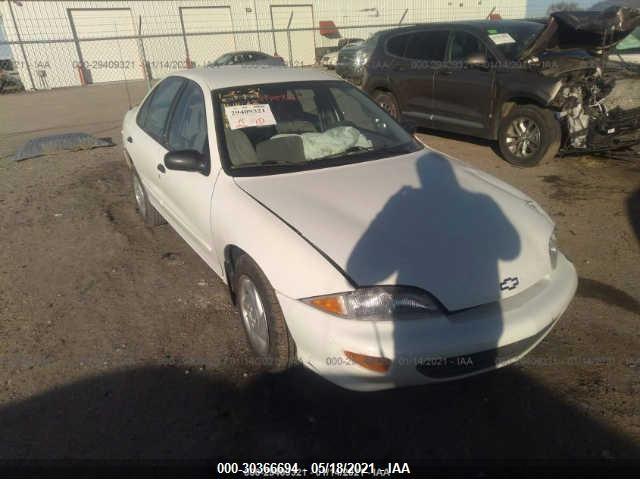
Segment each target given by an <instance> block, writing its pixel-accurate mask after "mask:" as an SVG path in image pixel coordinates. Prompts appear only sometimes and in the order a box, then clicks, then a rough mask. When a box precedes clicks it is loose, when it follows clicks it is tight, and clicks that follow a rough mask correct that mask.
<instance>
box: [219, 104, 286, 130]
mask: <svg viewBox="0 0 640 479" xmlns="http://www.w3.org/2000/svg"><path fill="white" fill-rule="evenodd" d="M224 112H225V114H226V115H227V120H229V128H231V129H232V130H237V129H238V128H247V127H249V126H266V125H275V124H276V119H275V118H274V117H273V113H271V107H270V106H269V105H267V104H253V105H236V106H225V107H224Z"/></svg>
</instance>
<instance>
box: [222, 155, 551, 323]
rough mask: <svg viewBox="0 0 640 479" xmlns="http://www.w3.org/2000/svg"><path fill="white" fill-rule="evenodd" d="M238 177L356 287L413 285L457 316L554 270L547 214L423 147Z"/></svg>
mask: <svg viewBox="0 0 640 479" xmlns="http://www.w3.org/2000/svg"><path fill="white" fill-rule="evenodd" d="M235 181H236V183H237V184H238V185H239V187H240V188H242V189H243V190H244V191H245V192H246V193H248V194H249V195H251V196H252V197H253V198H254V199H256V200H257V201H258V202H260V203H262V204H263V205H264V206H265V207H266V208H268V209H270V210H271V211H272V212H273V213H274V214H275V215H277V216H278V217H280V218H281V219H282V220H283V221H285V222H286V223H288V224H289V225H290V226H291V227H292V228H294V229H295V230H296V231H297V232H298V233H299V234H300V235H301V236H302V237H304V238H305V239H306V240H307V241H309V242H310V243H312V244H313V245H314V246H315V247H316V248H317V249H319V250H321V251H322V252H323V253H324V254H325V255H326V256H328V257H329V258H330V259H331V260H332V261H333V263H334V264H335V265H336V266H337V267H339V268H341V269H342V270H343V272H344V273H345V274H346V275H347V276H348V277H349V278H350V279H351V280H352V281H353V282H354V283H355V284H356V285H358V286H367V285H381V284H402V285H410V286H416V287H419V288H422V289H424V290H425V291H427V292H429V293H431V294H433V295H434V296H435V297H436V298H437V299H438V300H439V301H440V302H441V303H442V304H443V305H444V306H445V307H446V308H447V309H448V310H450V311H454V310H459V309H464V308H468V307H472V306H476V305H479V304H484V303H489V302H493V301H496V300H499V299H500V298H506V297H509V296H512V295H514V294H517V293H519V292H521V291H523V290H524V289H526V288H527V287H529V286H531V285H533V284H535V283H537V282H538V281H540V280H541V279H542V278H543V277H545V276H546V275H548V274H549V273H550V269H551V265H550V259H549V250H548V245H549V238H550V235H551V233H552V231H553V223H552V221H551V220H550V218H549V217H548V216H547V215H546V213H544V212H543V211H542V210H541V209H540V208H539V207H538V206H537V205H536V204H535V203H534V202H533V201H532V200H531V199H530V198H528V197H527V196H526V195H524V194H522V193H520V192H519V191H517V190H516V189H514V188H512V187H510V186H509V185H507V184H505V183H502V182H501V181H499V180H497V179H496V178H493V177H491V176H489V175H487V174H485V173H482V172H480V171H478V170H475V169H473V168H471V167H469V166H467V165H465V164H463V163H460V162H458V161H456V160H451V159H449V158H447V157H445V156H443V155H442V154H440V153H437V152H434V151H431V150H428V149H427V150H421V151H418V152H415V153H411V154H407V155H403V156H399V157H394V158H387V159H382V160H373V161H368V162H361V163H355V164H350V165H345V166H339V167H332V168H324V169H317V170H308V171H302V172H296V173H286V174H279V175H270V176H260V177H237V178H236V179H235ZM264 241H269V238H264ZM300 266H301V265H296V268H298V267H300ZM283 267H287V262H286V258H283ZM302 270H303V271H304V266H302ZM297 271H299V270H297ZM309 274H312V273H309ZM300 280H304V279H303V278H300Z"/></svg>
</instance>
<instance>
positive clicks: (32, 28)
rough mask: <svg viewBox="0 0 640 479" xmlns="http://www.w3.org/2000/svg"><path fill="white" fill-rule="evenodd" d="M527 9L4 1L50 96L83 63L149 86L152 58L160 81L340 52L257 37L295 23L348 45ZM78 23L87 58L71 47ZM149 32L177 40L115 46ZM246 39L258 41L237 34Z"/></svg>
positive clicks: (450, 0)
mask: <svg viewBox="0 0 640 479" xmlns="http://www.w3.org/2000/svg"><path fill="white" fill-rule="evenodd" d="M527 3H528V2H527V0H473V1H471V0H428V1H427V0H168V1H128V2H125V1H56V2H54V1H38V2H36V1H23V2H22V5H21V6H20V5H18V4H15V3H10V2H7V1H1V2H0V15H2V18H3V22H4V27H5V31H6V36H7V40H9V41H16V40H18V35H17V32H16V28H15V26H14V23H13V18H12V15H11V13H12V12H11V11H10V9H11V10H13V15H14V16H15V22H16V23H17V25H18V30H19V32H20V37H21V39H22V40H23V41H31V40H36V41H38V42H40V43H36V44H27V45H25V46H24V50H25V53H26V56H27V59H28V65H29V66H30V70H31V77H33V82H32V81H31V79H30V76H29V74H28V70H27V62H25V58H24V56H23V55H22V49H21V48H20V47H19V46H17V45H12V46H11V53H12V56H13V58H14V60H15V63H16V67H17V69H18V71H19V73H20V76H21V78H22V79H23V83H24V84H25V87H26V88H27V89H32V88H34V87H35V88H37V89H41V88H54V87H62V86H72V85H80V84H81V75H80V69H79V66H80V55H81V56H82V60H83V61H84V66H85V67H86V68H87V70H88V72H86V75H87V76H88V77H89V78H87V80H90V81H93V82H102V81H118V80H124V79H127V80H131V79H141V78H144V65H143V62H142V59H143V52H144V58H146V60H147V62H148V64H149V69H150V71H151V74H152V76H153V77H154V78H157V77H158V76H161V75H164V74H166V73H168V72H170V71H174V70H178V69H184V68H186V67H188V65H189V64H193V63H195V64H197V65H202V64H206V63H208V62H210V61H213V60H214V59H215V58H217V57H218V56H219V55H221V54H222V53H224V52H227V51H234V50H243V49H252V50H261V51H264V52H266V53H270V54H273V53H275V52H277V53H278V54H279V55H281V56H282V57H283V58H284V59H285V60H287V61H289V60H292V61H293V62H295V63H296V64H305V65H306V64H310V63H313V62H314V61H315V58H316V53H317V49H319V48H323V47H331V46H335V45H336V44H337V42H338V39H337V38H326V37H324V36H322V35H320V33H319V32H318V31H317V30H315V31H292V32H291V33H290V36H288V35H287V33H285V32H270V31H269V32H261V33H256V32H255V31H256V30H271V29H273V28H276V29H284V28H286V27H287V25H288V23H289V20H290V19H291V27H292V28H294V29H296V28H297V29H301V28H308V29H312V28H314V27H315V28H316V29H317V28H318V26H319V22H320V21H321V20H331V21H333V22H334V23H335V24H336V26H338V28H339V32H340V36H341V37H343V38H367V37H368V36H369V35H371V34H372V33H374V32H375V31H377V30H380V29H381V27H380V26H379V25H389V27H392V26H395V25H398V24H399V22H400V20H401V19H402V18H403V16H404V19H403V24H411V23H420V22H433V21H452V20H461V19H475V18H485V17H486V16H487V15H488V14H489V13H490V12H491V11H492V10H495V12H497V13H500V14H501V16H502V17H503V18H524V17H525V15H526V13H527ZM529 8H530V5H529ZM114 9H118V10H114ZM180 12H182V16H181V15H180ZM405 12H406V13H405ZM291 13H293V16H292V17H291ZM181 18H182V21H181ZM72 20H73V24H74V25H75V29H76V34H77V38H78V43H79V49H80V55H79V54H78V48H77V47H76V44H75V43H74V42H73V41H71V40H72V39H73V30H72ZM183 25H184V31H185V32H186V33H187V34H188V35H187V36H186V41H185V38H183V36H182V31H183ZM140 26H141V27H142V34H143V35H170V36H166V37H154V38H145V39H144V40H143V41H142V42H141V41H139V40H137V39H120V40H115V39H113V37H114V36H123V35H124V36H132V35H135V34H137V31H138V28H139V27H140ZM347 27H349V28H347ZM389 27H387V28H389ZM243 31H244V32H247V31H250V32H251V33H234V32H243ZM96 38H98V39H99V38H105V39H104V40H95V39H96ZM89 39H92V40H89ZM46 41H49V43H46ZM185 43H186V45H185ZM289 45H291V48H289ZM187 52H188V54H187Z"/></svg>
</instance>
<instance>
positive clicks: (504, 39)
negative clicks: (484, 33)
mask: <svg viewBox="0 0 640 479" xmlns="http://www.w3.org/2000/svg"><path fill="white" fill-rule="evenodd" d="M489 38H491V41H492V42H493V43H495V44H496V45H504V44H505V43H515V42H516V41H515V40H514V39H513V37H512V36H511V35H509V34H508V33H496V34H495V35H489Z"/></svg>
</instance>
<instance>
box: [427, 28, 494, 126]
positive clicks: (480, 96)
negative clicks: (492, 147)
mask: <svg viewBox="0 0 640 479" xmlns="http://www.w3.org/2000/svg"><path fill="white" fill-rule="evenodd" d="M473 54H484V55H485V56H487V59H488V60H489V61H490V58H489V55H490V53H489V52H488V51H487V48H486V46H485V45H484V43H482V41H480V39H479V38H477V37H476V36H475V35H473V34H471V33H469V32H465V31H462V30H453V31H452V32H451V35H450V38H449V46H448V48H447V53H446V57H445V62H444V64H443V67H442V68H440V69H438V71H437V72H436V74H435V81H434V95H433V113H434V117H433V122H434V127H435V128H438V129H443V130H448V131H453V132H456V133H463V134H471V135H474V136H486V135H488V133H489V125H490V123H491V112H492V102H493V82H494V78H495V76H494V74H493V70H491V69H490V68H488V67H481V66H475V65H467V64H466V63H465V60H466V59H467V58H468V57H469V56H470V55H473Z"/></svg>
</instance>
